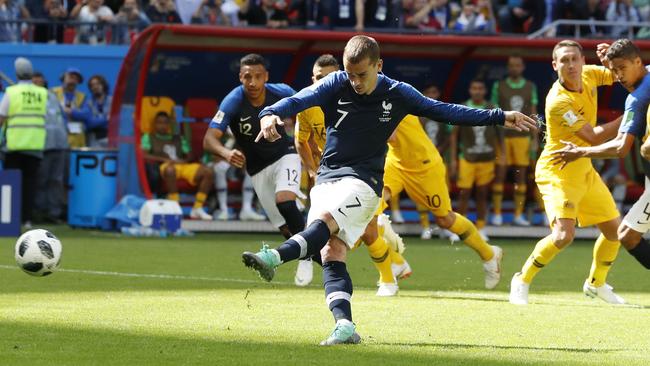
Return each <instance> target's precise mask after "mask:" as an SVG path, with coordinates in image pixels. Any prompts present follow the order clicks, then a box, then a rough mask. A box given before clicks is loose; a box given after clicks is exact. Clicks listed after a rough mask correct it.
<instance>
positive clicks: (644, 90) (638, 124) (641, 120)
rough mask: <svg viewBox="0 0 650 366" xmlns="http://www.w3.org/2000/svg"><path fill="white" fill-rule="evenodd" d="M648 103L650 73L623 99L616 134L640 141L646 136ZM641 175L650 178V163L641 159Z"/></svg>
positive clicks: (649, 101)
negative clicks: (622, 112) (619, 123)
mask: <svg viewBox="0 0 650 366" xmlns="http://www.w3.org/2000/svg"><path fill="white" fill-rule="evenodd" d="M648 103H650V73H648V74H646V75H645V76H644V77H643V79H642V80H641V83H639V85H637V87H636V88H635V89H634V91H633V92H631V93H630V94H628V96H627V98H626V99H625V113H624V114H623V121H621V126H620V127H619V128H618V133H629V134H631V135H634V137H636V138H637V139H639V140H640V141H643V140H644V139H645V136H646V129H647V127H646V126H647V125H648V117H647V114H648ZM641 162H642V165H643V173H644V174H645V176H646V177H648V178H650V162H648V161H647V160H646V159H641Z"/></svg>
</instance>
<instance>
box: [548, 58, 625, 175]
mask: <svg viewBox="0 0 650 366" xmlns="http://www.w3.org/2000/svg"><path fill="white" fill-rule="evenodd" d="M613 83H614V75H613V74H612V72H611V71H610V70H609V69H607V68H605V67H602V66H594V65H585V66H584V67H583V69H582V91H580V92H573V91H569V90H567V89H566V88H564V86H562V84H560V82H559V81H556V82H555V83H553V86H552V87H551V90H550V91H549V92H548V95H547V96H546V110H545V116H546V145H545V146H544V151H542V154H541V156H540V157H539V160H538V162H537V171H536V175H537V176H538V177H547V178H550V177H557V178H560V179H565V178H571V177H576V176H581V175H584V174H586V173H587V172H589V171H590V170H591V169H592V165H591V159H590V158H580V159H578V160H576V161H573V162H571V163H569V164H567V165H566V166H565V167H564V169H562V170H560V165H553V163H551V153H552V152H553V151H555V150H559V149H561V148H563V147H564V144H563V143H562V141H570V142H572V143H574V144H576V145H578V146H590V145H589V143H588V142H586V141H584V140H583V139H581V138H580V137H578V136H577V135H576V132H578V131H579V130H580V129H581V128H582V127H583V126H584V125H585V124H587V123H588V124H590V125H591V126H592V127H593V126H595V125H596V114H597V112H598V87H599V86H601V85H612V84H613Z"/></svg>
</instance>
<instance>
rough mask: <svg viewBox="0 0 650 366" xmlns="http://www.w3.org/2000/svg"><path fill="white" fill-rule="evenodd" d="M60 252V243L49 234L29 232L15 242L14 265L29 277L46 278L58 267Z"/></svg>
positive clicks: (36, 230) (38, 231) (42, 231)
mask: <svg viewBox="0 0 650 366" xmlns="http://www.w3.org/2000/svg"><path fill="white" fill-rule="evenodd" d="M62 250H63V247H62V246H61V242H60V241H59V239H57V238H56V236H54V234H52V233H51V232H49V231H47V230H43V229H34V230H30V231H28V232H26V233H24V234H23V235H21V236H20V238H18V241H16V263H17V264H18V267H20V269H22V270H23V271H25V272H26V273H27V274H29V275H32V276H38V277H41V276H47V275H49V274H52V272H54V271H55V270H56V269H57V268H58V267H59V263H61V251H62Z"/></svg>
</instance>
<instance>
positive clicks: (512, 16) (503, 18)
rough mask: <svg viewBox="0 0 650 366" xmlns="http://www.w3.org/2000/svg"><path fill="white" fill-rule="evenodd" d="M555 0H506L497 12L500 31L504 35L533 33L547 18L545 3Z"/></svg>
mask: <svg viewBox="0 0 650 366" xmlns="http://www.w3.org/2000/svg"><path fill="white" fill-rule="evenodd" d="M547 1H556V0H508V5H507V7H504V8H503V9H502V10H501V11H500V12H499V24H500V25H501V30H502V31H503V32H506V33H525V32H534V31H536V30H538V29H540V28H541V27H542V25H543V24H544V21H545V20H546V18H547V13H546V2H547Z"/></svg>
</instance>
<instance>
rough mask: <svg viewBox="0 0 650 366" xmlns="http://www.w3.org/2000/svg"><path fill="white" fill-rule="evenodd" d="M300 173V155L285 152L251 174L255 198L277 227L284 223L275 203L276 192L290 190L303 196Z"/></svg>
mask: <svg viewBox="0 0 650 366" xmlns="http://www.w3.org/2000/svg"><path fill="white" fill-rule="evenodd" d="M301 174H302V166H301V165H300V156H298V154H287V155H285V156H283V157H281V158H280V159H278V161H276V162H275V163H273V164H271V165H269V166H267V167H266V168H264V169H262V170H261V171H260V172H258V173H257V174H255V175H253V176H251V180H252V182H253V188H254V189H255V193H257V198H259V200H260V203H261V204H262V208H264V211H265V212H266V215H267V216H268V217H269V220H270V221H271V224H273V226H275V227H278V228H279V227H280V226H282V225H284V224H285V223H286V222H285V221H284V217H282V215H281V214H280V211H278V207H277V206H276V205H275V194H276V192H281V191H290V192H293V193H295V194H296V195H297V196H298V197H300V198H305V195H304V194H303V193H302V192H301V191H300V177H301Z"/></svg>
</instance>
